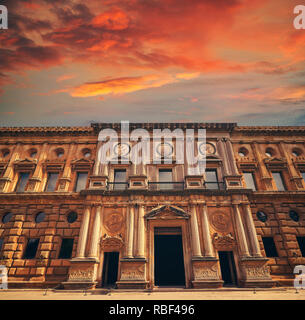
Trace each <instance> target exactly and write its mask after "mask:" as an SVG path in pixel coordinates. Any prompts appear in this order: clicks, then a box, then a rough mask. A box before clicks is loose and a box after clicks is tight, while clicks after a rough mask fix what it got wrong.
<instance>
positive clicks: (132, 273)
mask: <svg viewBox="0 0 305 320" xmlns="http://www.w3.org/2000/svg"><path fill="white" fill-rule="evenodd" d="M146 262H147V261H146V259H145V258H133V259H130V258H124V259H121V274H120V277H119V280H118V281H117V282H116V285H117V287H118V288H119V289H146V288H147V287H148V284H149V282H148V281H146Z"/></svg>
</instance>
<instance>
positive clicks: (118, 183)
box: [113, 169, 126, 190]
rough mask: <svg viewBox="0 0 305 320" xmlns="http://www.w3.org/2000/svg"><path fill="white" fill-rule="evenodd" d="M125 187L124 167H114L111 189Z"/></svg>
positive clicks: (122, 188)
mask: <svg viewBox="0 0 305 320" xmlns="http://www.w3.org/2000/svg"><path fill="white" fill-rule="evenodd" d="M125 189H126V169H115V170H114V185H113V190H125Z"/></svg>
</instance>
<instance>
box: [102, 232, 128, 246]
mask: <svg viewBox="0 0 305 320" xmlns="http://www.w3.org/2000/svg"><path fill="white" fill-rule="evenodd" d="M100 243H101V248H102V249H104V250H105V249H107V248H116V249H121V248H122V247H123V246H124V242H123V239H122V237H121V236H120V235H118V236H114V237H110V236H108V235H107V234H104V236H103V238H101V241H100Z"/></svg>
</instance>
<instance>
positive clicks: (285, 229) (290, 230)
mask: <svg viewBox="0 0 305 320" xmlns="http://www.w3.org/2000/svg"><path fill="white" fill-rule="evenodd" d="M281 231H282V233H290V234H296V233H297V231H296V229H295V228H291V227H282V228H281Z"/></svg>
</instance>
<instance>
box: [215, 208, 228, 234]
mask: <svg viewBox="0 0 305 320" xmlns="http://www.w3.org/2000/svg"><path fill="white" fill-rule="evenodd" d="M211 222H212V225H213V227H214V228H215V229H216V230H217V231H220V232H225V231H227V230H228V229H229V226H230V218H229V217H228V216H227V215H226V214H224V213H222V212H217V213H215V214H213V215H212V218H211Z"/></svg>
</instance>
